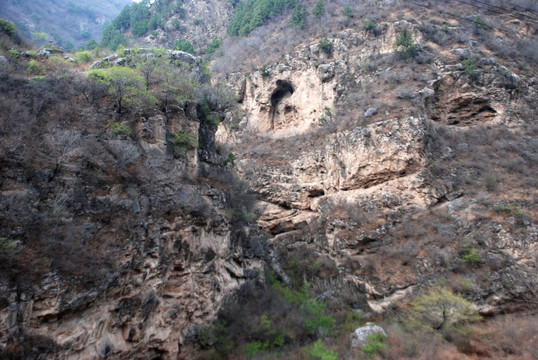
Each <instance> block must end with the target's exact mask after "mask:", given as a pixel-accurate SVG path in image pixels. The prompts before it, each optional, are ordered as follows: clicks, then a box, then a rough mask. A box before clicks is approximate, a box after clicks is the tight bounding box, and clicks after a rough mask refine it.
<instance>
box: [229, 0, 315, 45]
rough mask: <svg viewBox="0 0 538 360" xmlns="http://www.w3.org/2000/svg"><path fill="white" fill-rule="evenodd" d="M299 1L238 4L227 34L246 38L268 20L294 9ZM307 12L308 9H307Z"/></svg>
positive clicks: (255, 0)
mask: <svg viewBox="0 0 538 360" xmlns="http://www.w3.org/2000/svg"><path fill="white" fill-rule="evenodd" d="M298 3H299V0H247V1H245V2H243V1H239V2H236V8H235V14H234V16H233V17H232V18H231V19H230V22H229V23H228V27H227V28H226V32H227V33H228V35H230V36H246V35H248V34H250V32H251V31H252V30H254V29H256V28H257V27H259V26H261V25H263V24H264V23H265V21H267V20H268V19H270V18H272V17H274V16H277V15H280V14H282V12H283V11H284V10H285V9H288V8H293V7H295V6H296V5H297V4H298ZM305 11H306V8H305Z"/></svg>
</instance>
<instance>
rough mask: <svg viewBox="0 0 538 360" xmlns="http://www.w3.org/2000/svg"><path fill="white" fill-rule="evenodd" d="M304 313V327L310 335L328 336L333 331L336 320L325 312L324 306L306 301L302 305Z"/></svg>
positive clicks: (317, 302) (315, 301) (313, 301)
mask: <svg viewBox="0 0 538 360" xmlns="http://www.w3.org/2000/svg"><path fill="white" fill-rule="evenodd" d="M304 309H305V311H306V314H305V315H306V319H305V326H306V330H307V332H308V333H309V334H311V335H318V334H319V333H321V335H326V334H329V333H331V332H332V331H333V326H334V323H335V322H336V320H335V319H334V318H333V317H332V316H331V315H328V314H326V312H325V304H323V303H322V302H320V301H317V300H311V301H308V302H307V303H306V304H305V305H304Z"/></svg>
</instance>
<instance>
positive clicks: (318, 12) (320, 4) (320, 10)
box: [312, 0, 325, 19]
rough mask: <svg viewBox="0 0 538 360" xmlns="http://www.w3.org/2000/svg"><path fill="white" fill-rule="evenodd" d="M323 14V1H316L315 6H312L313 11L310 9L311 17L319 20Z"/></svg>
mask: <svg viewBox="0 0 538 360" xmlns="http://www.w3.org/2000/svg"><path fill="white" fill-rule="evenodd" d="M324 14H325V5H323V0H318V2H317V3H316V5H315V6H314V9H312V15H314V16H315V17H317V18H318V19H319V18H321V17H322V16H323V15H324Z"/></svg>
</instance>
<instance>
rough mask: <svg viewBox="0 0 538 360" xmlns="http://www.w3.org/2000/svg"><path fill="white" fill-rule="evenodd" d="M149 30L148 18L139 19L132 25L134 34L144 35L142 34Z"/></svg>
mask: <svg viewBox="0 0 538 360" xmlns="http://www.w3.org/2000/svg"><path fill="white" fill-rule="evenodd" d="M147 32H148V21H147V20H142V21H138V22H136V23H135V24H134V25H132V26H131V33H132V34H133V35H134V36H142V35H145V34H146V33H147Z"/></svg>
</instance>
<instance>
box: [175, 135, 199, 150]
mask: <svg viewBox="0 0 538 360" xmlns="http://www.w3.org/2000/svg"><path fill="white" fill-rule="evenodd" d="M173 142H174V145H175V146H177V147H179V148H183V149H196V148H197V147H198V136H196V135H194V134H192V133H190V132H188V131H178V132H177V133H176V134H175V136H174V140H173Z"/></svg>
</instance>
